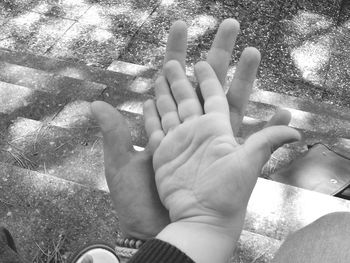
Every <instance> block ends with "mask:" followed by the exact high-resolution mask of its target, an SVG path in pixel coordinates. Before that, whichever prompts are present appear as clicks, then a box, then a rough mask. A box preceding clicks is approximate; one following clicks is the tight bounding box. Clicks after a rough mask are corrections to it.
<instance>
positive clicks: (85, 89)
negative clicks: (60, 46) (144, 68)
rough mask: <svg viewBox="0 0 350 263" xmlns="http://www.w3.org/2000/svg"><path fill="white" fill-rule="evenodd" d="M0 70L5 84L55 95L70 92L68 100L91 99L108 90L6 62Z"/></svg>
mask: <svg viewBox="0 0 350 263" xmlns="http://www.w3.org/2000/svg"><path fill="white" fill-rule="evenodd" d="M0 69H1V72H0V80H1V81H3V82H7V83H11V84H15V85H20V86H24V87H27V88H30V89H33V90H41V91H45V92H48V93H51V94H55V95H58V94H60V93H63V92H68V93H70V94H67V95H69V96H67V98H72V97H75V98H79V97H89V96H90V97H91V96H92V95H93V94H96V93H97V94H98V93H101V92H102V91H103V90H104V89H105V88H106V86H105V85H103V84H98V83H93V82H90V81H84V80H79V79H74V78H70V77H65V76H59V75H55V74H52V73H47V72H45V71H42V70H37V69H32V68H28V67H23V66H19V65H14V64H9V63H6V62H0ZM73 94H76V95H75V96H74V95H73Z"/></svg>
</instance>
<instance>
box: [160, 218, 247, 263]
mask: <svg viewBox="0 0 350 263" xmlns="http://www.w3.org/2000/svg"><path fill="white" fill-rule="evenodd" d="M242 226H243V223H239V224H237V225H235V226H233V227H230V228H227V227H222V226H217V225H213V224H209V223H207V222H202V221H195V220H191V221H187V220H186V221H184V220H180V221H177V222H174V223H171V224H169V225H168V226H167V227H165V228H164V229H163V230H162V231H161V232H160V233H159V234H158V235H157V237H156V238H157V239H160V240H162V241H165V242H167V243H170V244H171V245H173V246H175V247H177V248H178V249H179V250H181V251H182V252H183V253H185V254H186V255H187V256H188V257H190V258H191V259H192V260H193V261H195V262H198V263H207V262H208V263H209V262H228V260H229V258H230V257H231V256H232V253H233V251H234V248H235V246H236V243H237V240H238V238H239V236H240V234H241V231H242Z"/></svg>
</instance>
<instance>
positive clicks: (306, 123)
mask: <svg viewBox="0 0 350 263" xmlns="http://www.w3.org/2000/svg"><path fill="white" fill-rule="evenodd" d="M103 98H104V100H106V101H107V102H109V103H110V104H112V105H114V106H116V107H118V108H119V109H122V110H125V111H129V112H133V113H136V114H142V104H143V103H144V102H145V101H146V100H148V99H151V98H152V96H147V95H145V94H138V93H135V92H131V91H128V90H124V91H123V92H120V91H119V90H116V91H115V92H113V91H110V90H108V89H107V90H106V92H105V93H104V94H103ZM285 108H286V107H285ZM286 109H287V110H289V111H290V112H291V114H292V119H291V123H290V125H291V126H292V127H295V128H298V129H301V130H306V131H313V132H317V133H325V134H327V135H328V136H330V137H344V138H350V133H349V131H350V120H344V119H336V118H333V117H331V116H327V115H318V114H315V113H309V112H305V111H301V110H296V109H292V108H286ZM276 110H277V106H274V105H270V104H265V103H261V102H255V101H250V102H249V104H248V107H247V110H246V116H247V117H250V118H254V119H255V120H262V121H267V120H269V119H270V118H271V116H273V114H274V113H275V112H276ZM247 124H249V122H247ZM252 124H253V125H255V124H254V122H253V123H252Z"/></svg>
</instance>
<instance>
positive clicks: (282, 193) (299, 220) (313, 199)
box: [243, 178, 350, 240]
mask: <svg viewBox="0 0 350 263" xmlns="http://www.w3.org/2000/svg"><path fill="white" fill-rule="evenodd" d="M337 211H348V212H350V201H347V200H344V199H340V198H336V197H333V196H328V195H324V194H321V193H316V192H313V191H309V190H304V189H301V188H296V187H293V186H288V185H284V184H280V183H277V182H273V181H269V180H266V179H263V178H259V179H258V182H257V184H256V186H255V188H254V190H253V193H252V196H251V198H250V201H249V203H248V209H247V216H246V221H245V226H244V228H243V229H244V230H246V231H250V232H253V233H257V234H261V235H263V236H267V237H271V238H274V239H277V240H284V239H285V238H286V237H287V236H288V235H289V234H290V233H292V232H294V231H296V230H298V229H300V228H302V227H304V226H306V225H308V224H310V223H311V222H313V221H315V220H316V219H318V218H320V217H321V216H323V215H326V214H328V213H332V212H337Z"/></svg>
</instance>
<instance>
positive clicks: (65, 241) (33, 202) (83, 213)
mask: <svg viewBox="0 0 350 263" xmlns="http://www.w3.org/2000/svg"><path fill="white" fill-rule="evenodd" d="M0 181H1V185H0V188H1V191H0V218H1V224H2V225H3V226H5V227H6V228H8V229H9V230H10V232H11V233H12V234H13V237H14V238H15V240H16V244H17V248H18V249H19V253H20V254H21V255H22V256H24V258H26V260H27V261H28V262H33V260H34V258H35V257H36V256H37V255H39V254H41V251H40V250H42V251H44V252H45V253H46V252H47V251H48V250H49V249H50V250H51V251H53V248H54V247H53V246H58V244H60V246H59V247H60V248H61V250H60V253H61V255H62V256H63V259H65V261H64V262H66V259H67V257H69V255H70V254H71V253H72V252H74V251H75V250H76V249H77V248H78V247H80V246H81V245H83V244H87V243H90V242H96V241H98V240H100V241H104V242H107V243H111V244H115V240H116V238H117V233H119V232H120V230H119V226H118V219H117V215H116V213H115V212H114V210H113V208H112V204H111V201H110V198H109V194H108V193H106V192H102V191H98V190H96V189H91V188H88V187H85V186H83V185H80V184H76V183H72V182H69V181H65V180H62V179H58V178H55V177H52V176H48V175H44V174H41V173H38V172H34V171H30V170H27V169H21V168H19V167H16V166H12V165H9V164H4V163H1V162H0ZM45 262H46V261H45Z"/></svg>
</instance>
